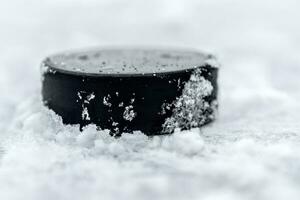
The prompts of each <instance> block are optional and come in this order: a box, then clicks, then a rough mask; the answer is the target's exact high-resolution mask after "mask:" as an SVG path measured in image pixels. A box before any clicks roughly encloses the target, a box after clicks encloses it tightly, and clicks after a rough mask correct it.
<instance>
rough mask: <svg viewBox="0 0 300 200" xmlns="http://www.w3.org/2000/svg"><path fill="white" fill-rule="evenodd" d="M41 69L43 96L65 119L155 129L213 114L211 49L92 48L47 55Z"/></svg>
mask: <svg viewBox="0 0 300 200" xmlns="http://www.w3.org/2000/svg"><path fill="white" fill-rule="evenodd" d="M42 72H43V81H42V97H43V102H44V104H45V105H46V106H47V107H48V108H50V109H52V110H53V111H54V112H55V113H56V114H58V115H60V116H61V117H62V119H63V123H65V124H80V127H81V128H82V127H84V126H86V125H88V124H96V125H97V127H99V128H100V129H109V130H110V131H111V134H112V135H121V134H122V132H133V131H142V132H143V133H145V134H147V135H157V134H166V133H172V132H173V131H174V129H176V128H179V129H181V130H187V129H190V128H193V127H200V126H202V125H204V124H207V123H209V122H211V121H213V120H214V119H215V117H216V109H217V105H218V104H217V90H218V86H217V72H218V67H217V65H216V62H215V59H214V57H213V56H212V55H210V54H204V53H200V52H197V51H196V52H195V51H187V50H168V49H92V50H86V51H76V52H67V53H61V54H57V55H53V56H50V57H48V58H46V59H45V60H44V61H43V63H42Z"/></svg>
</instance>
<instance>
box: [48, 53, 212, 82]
mask: <svg viewBox="0 0 300 200" xmlns="http://www.w3.org/2000/svg"><path fill="white" fill-rule="evenodd" d="M213 58H214V57H213V56H212V55H210V54H204V53H201V52H197V51H191V50H172V49H150V50H149V49H147V50H145V49H92V50H83V51H74V52H66V53H61V54H56V55H53V56H50V57H48V58H47V59H46V60H45V61H44V65H46V66H47V67H50V68H51V69H52V70H55V71H62V72H64V73H70V74H75V75H92V76H139V75H153V74H159V73H174V72H180V71H186V70H190V69H194V68H196V67H201V66H204V65H205V64H206V63H207V62H208V61H209V60H212V59H213Z"/></svg>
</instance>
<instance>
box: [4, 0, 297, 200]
mask: <svg viewBox="0 0 300 200" xmlns="http://www.w3.org/2000/svg"><path fill="white" fill-rule="evenodd" d="M299 8H300V2H299V1H297V0H278V1H277V0H247V1H246V0H244V1H236V0H202V1H196V0H185V1H179V0H151V1H146V0H131V1H121V0H105V1H96V0H95V1H93V0H87V1H77V0H76V1H75V0H72V1H71V0H60V1H58V0H43V1H42V0H36V1H34V0H26V1H25V0H24V1H22V0H20V1H17V0H1V1H0V95H1V96H0V152H1V153H0V199H1V200H19V199H22V200H24V199H26V200H27V199H28V200H29V199H32V200H48V199H49V200H54V199H55V200H65V199H72V200H77V199H86V200H94V199H103V200H106V199H108V200H109V199H130V200H134V199H149V200H150V199H151V200H153V199H174V200H175V199H188V200H191V199H211V200H216V199H229V200H234V199H272V200H276V199H280V200H281V199H289V200H290V199H300V125H299V122H300V81H299V79H300V23H299V19H300V12H299ZM107 45H151V46H156V45H159V46H175V47H176V46H178V47H194V48H199V49H203V50H206V51H210V52H214V53H215V54H216V55H217V56H218V58H219V60H220V62H221V63H222V68H221V69H220V77H219V85H220V95H219V99H220V109H219V118H218V120H217V121H216V122H215V123H214V124H211V125H210V126H207V127H205V128H201V130H199V129H193V130H191V131H184V132H176V133H175V134H173V135H171V136H165V137H153V138H147V137H146V136H144V135H143V134H141V133H136V134H134V135H129V134H124V136H123V137H122V138H120V139H114V138H111V137H109V136H108V135H107V132H105V131H103V132H97V131H96V129H95V127H94V126H89V127H88V128H86V130H85V131H84V132H83V133H80V132H79V131H78V127H71V126H64V125H62V123H61V121H60V119H59V118H58V117H57V116H55V115H54V114H53V113H51V112H49V111H47V110H46V109H45V108H43V106H42V104H41V99H40V88H41V83H40V72H39V65H40V62H41V60H42V59H43V58H44V57H46V56H47V55H49V54H52V53H56V52H58V51H63V50H68V49H73V48H83V47H89V46H107Z"/></svg>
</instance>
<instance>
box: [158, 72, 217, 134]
mask: <svg viewBox="0 0 300 200" xmlns="http://www.w3.org/2000/svg"><path fill="white" fill-rule="evenodd" d="M201 73H202V69H201V68H198V69H196V70H195V71H194V73H193V74H192V75H191V78H190V80H189V81H188V82H187V83H185V85H184V88H183V90H182V95H181V96H180V97H178V98H177V99H176V100H175V102H174V103H173V106H174V109H173V110H172V112H173V114H172V116H171V117H169V118H167V119H166V121H165V123H164V124H163V132H165V133H171V132H173V131H174V130H175V128H180V129H182V130H189V129H191V128H195V127H200V126H201V125H203V124H204V123H206V122H207V121H208V120H212V119H214V118H215V116H216V107H217V104H216V103H217V101H213V102H211V103H210V102H208V101H206V100H205V97H208V96H210V95H211V93H212V91H213V86H212V84H211V82H210V81H208V80H206V79H205V78H204V77H203V76H202V75H201ZM169 106H170V105H167V108H166V109H168V107H169ZM163 110H164V109H163Z"/></svg>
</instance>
